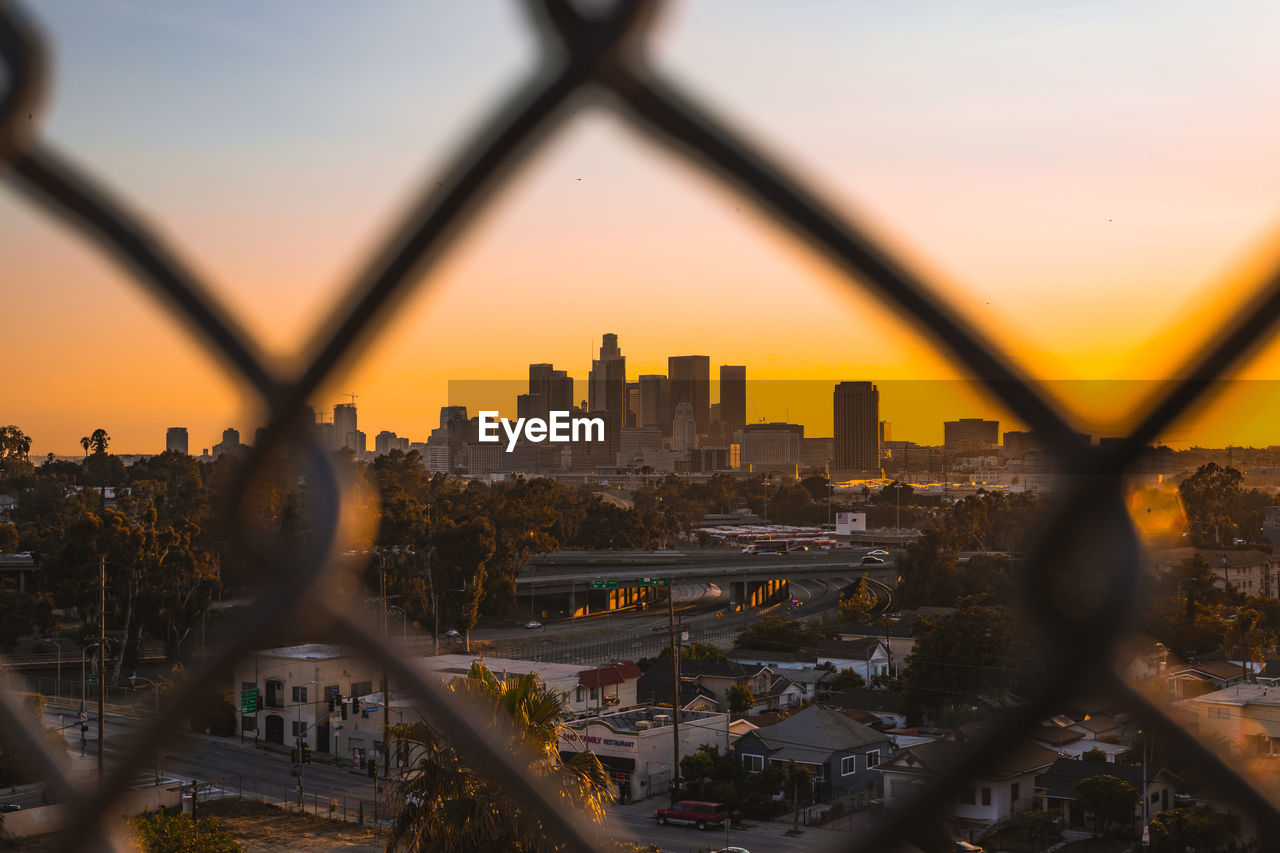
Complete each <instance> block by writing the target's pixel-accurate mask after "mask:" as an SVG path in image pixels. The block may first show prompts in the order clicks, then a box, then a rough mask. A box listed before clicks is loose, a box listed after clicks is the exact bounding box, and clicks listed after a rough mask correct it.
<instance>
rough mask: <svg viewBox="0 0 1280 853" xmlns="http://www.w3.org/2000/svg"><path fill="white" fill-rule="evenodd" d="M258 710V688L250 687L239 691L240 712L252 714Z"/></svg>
mask: <svg viewBox="0 0 1280 853" xmlns="http://www.w3.org/2000/svg"><path fill="white" fill-rule="evenodd" d="M257 710H258V688H256V687H250V688H248V689H247V690H241V691H240V713H241V714H252V713H255V712H256V711H257Z"/></svg>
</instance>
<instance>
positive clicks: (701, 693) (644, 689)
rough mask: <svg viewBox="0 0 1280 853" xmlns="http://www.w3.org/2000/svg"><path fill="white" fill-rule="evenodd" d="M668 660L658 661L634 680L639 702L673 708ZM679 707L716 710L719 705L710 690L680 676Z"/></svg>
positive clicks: (688, 709)
mask: <svg viewBox="0 0 1280 853" xmlns="http://www.w3.org/2000/svg"><path fill="white" fill-rule="evenodd" d="M669 663H670V662H669V661H663V662H659V663H658V664H656V665H655V666H652V667H650V668H649V671H648V672H646V673H643V674H642V675H641V676H640V679H639V680H638V681H637V682H636V696H637V698H638V699H639V701H640V703H641V704H643V705H650V706H657V705H661V706H665V707H668V708H674V707H675V706H676V703H675V702H673V701H672V700H671V696H672V690H671V667H670V665H669ZM679 705H680V708H681V709H683V710H685V711H718V710H720V705H719V703H718V702H717V700H716V695H715V693H713V692H712V691H711V690H709V689H708V688H706V687H703V686H702V685H700V684H698V682H697V681H696V680H694V679H692V678H689V677H687V676H681V677H680V702H679Z"/></svg>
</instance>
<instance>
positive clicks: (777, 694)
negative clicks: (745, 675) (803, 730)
mask: <svg viewBox="0 0 1280 853" xmlns="http://www.w3.org/2000/svg"><path fill="white" fill-rule="evenodd" d="M753 695H754V696H755V700H756V702H755V704H754V705H752V706H751V710H750V712H749V713H751V714H752V715H753V716H754V715H755V714H763V713H766V712H769V711H792V710H794V709H796V708H799V707H800V706H801V705H803V704H804V689H803V688H802V687H801V686H800V685H799V684H796V683H795V682H794V681H792V680H791V679H790V678H789V677H787V676H785V675H778V674H776V673H775V674H774V675H773V678H772V679H771V680H770V681H769V686H768V687H767V688H765V691H764V692H763V693H756V694H753Z"/></svg>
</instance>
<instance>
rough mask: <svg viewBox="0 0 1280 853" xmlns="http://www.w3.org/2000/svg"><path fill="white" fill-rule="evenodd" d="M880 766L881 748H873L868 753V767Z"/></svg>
mask: <svg viewBox="0 0 1280 853" xmlns="http://www.w3.org/2000/svg"><path fill="white" fill-rule="evenodd" d="M878 766H880V750H878V749H873V750H871V751H870V752H868V753H867V769H868V770H870V769H871V768H872V767H878Z"/></svg>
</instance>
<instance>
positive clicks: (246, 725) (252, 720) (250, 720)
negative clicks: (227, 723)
mask: <svg viewBox="0 0 1280 853" xmlns="http://www.w3.org/2000/svg"><path fill="white" fill-rule="evenodd" d="M257 730H258V718H257V717H255V716H253V715H252V714H245V715H243V716H241V717H240V731H242V732H254V731H257Z"/></svg>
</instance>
